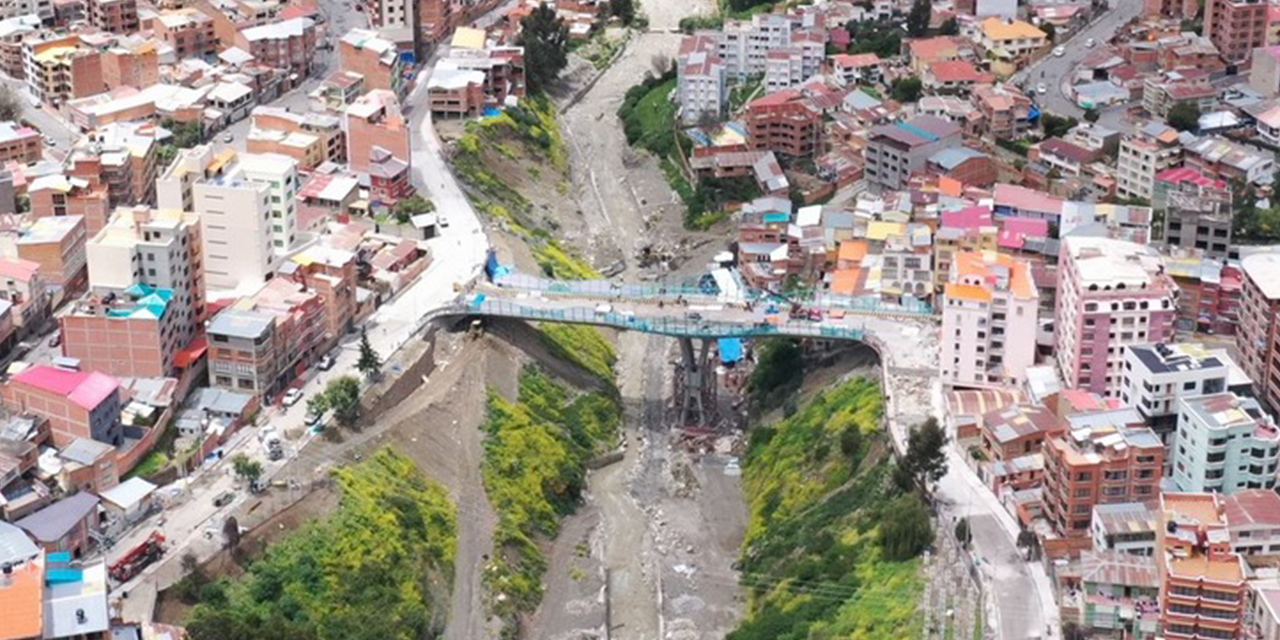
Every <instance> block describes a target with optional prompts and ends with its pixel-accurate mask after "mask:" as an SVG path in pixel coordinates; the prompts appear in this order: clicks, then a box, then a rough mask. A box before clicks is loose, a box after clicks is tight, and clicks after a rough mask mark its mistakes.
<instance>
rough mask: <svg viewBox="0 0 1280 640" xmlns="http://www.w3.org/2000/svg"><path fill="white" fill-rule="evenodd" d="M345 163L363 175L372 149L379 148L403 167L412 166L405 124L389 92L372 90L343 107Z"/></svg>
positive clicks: (393, 95) (407, 124)
mask: <svg viewBox="0 0 1280 640" xmlns="http://www.w3.org/2000/svg"><path fill="white" fill-rule="evenodd" d="M346 117H347V162H348V165H349V166H350V167H351V170H352V171H355V172H358V173H367V172H368V171H369V168H370V166H372V164H373V150H374V147H381V148H383V149H385V150H387V151H389V152H391V155H393V156H395V157H396V158H398V159H399V160H401V161H403V162H405V163H406V164H408V163H411V162H412V158H413V154H412V152H411V148H410V143H409V123H408V122H407V121H406V120H405V118H404V116H403V115H402V114H401V113H400V103H399V101H397V100H396V97H395V94H393V93H391V92H390V91H382V90H378V89H374V90H373V91H370V92H369V93H366V94H364V95H363V96H361V97H360V98H358V99H357V100H356V101H355V102H354V103H352V104H351V106H350V107H347V115H346Z"/></svg>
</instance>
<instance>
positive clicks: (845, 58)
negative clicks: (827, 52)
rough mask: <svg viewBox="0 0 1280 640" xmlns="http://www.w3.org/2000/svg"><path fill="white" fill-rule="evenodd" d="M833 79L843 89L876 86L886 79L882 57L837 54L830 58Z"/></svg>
mask: <svg viewBox="0 0 1280 640" xmlns="http://www.w3.org/2000/svg"><path fill="white" fill-rule="evenodd" d="M827 62H828V64H829V65H830V67H831V79H832V80H834V81H835V83H836V84H837V85H839V86H842V87H849V88H853V87H854V86H856V85H861V84H875V83H878V82H880V81H881V79H883V78H884V72H883V70H882V69H881V65H882V62H881V60H880V56H878V55H876V54H874V53H855V54H848V53H837V54H835V55H832V56H829V57H828V58H827Z"/></svg>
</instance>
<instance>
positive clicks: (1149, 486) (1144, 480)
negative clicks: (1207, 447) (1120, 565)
mask: <svg viewBox="0 0 1280 640" xmlns="http://www.w3.org/2000/svg"><path fill="white" fill-rule="evenodd" d="M1139 420H1140V419H1139ZM1124 421H1125V418H1123V417H1118V419H1117V420H1116V421H1115V422H1120V423H1121V424H1106V422H1107V421H1094V422H1095V424H1094V426H1090V427H1083V428H1080V429H1072V430H1070V432H1069V433H1066V434H1064V435H1060V436H1056V437H1053V438H1050V439H1049V440H1048V441H1047V442H1046V443H1045V447H1044V455H1045V491H1044V503H1045V504H1044V506H1045V516H1046V517H1047V518H1048V519H1049V521H1050V522H1051V523H1053V525H1054V527H1055V528H1056V529H1057V531H1058V533H1059V534H1060V535H1062V536H1063V537H1067V538H1079V537H1087V536H1089V535H1090V533H1089V525H1090V521H1091V518H1092V515H1093V508H1094V506H1095V505H1100V504H1119V503H1125V502H1150V501H1152V500H1155V499H1156V496H1157V495H1159V493H1160V477H1161V474H1162V469H1163V464H1164V445H1163V443H1161V442H1160V438H1159V437H1158V436H1156V434H1155V432H1154V431H1152V430H1151V429H1150V428H1148V427H1145V426H1139V427H1135V426H1132V425H1129V424H1124V423H1123V422H1124Z"/></svg>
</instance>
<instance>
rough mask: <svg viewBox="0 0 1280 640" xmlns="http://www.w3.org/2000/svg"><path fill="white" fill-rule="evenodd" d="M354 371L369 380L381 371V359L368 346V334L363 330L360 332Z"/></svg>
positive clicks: (370, 346) (371, 347)
mask: <svg viewBox="0 0 1280 640" xmlns="http://www.w3.org/2000/svg"><path fill="white" fill-rule="evenodd" d="M356 369H359V370H360V373H363V374H364V377H366V378H368V379H371V380H372V379H373V378H375V377H376V376H377V375H378V373H379V372H381V371H382V358H381V357H379V356H378V352H377V351H374V350H373V345H372V344H369V334H368V333H366V332H365V330H364V329H361V330H360V359H359V360H357V361H356Z"/></svg>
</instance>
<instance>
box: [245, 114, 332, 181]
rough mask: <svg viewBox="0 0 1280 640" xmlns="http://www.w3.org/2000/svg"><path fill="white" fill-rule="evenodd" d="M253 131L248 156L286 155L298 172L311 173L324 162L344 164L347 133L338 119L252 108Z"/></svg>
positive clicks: (329, 116)
mask: <svg viewBox="0 0 1280 640" xmlns="http://www.w3.org/2000/svg"><path fill="white" fill-rule="evenodd" d="M252 116H253V128H252V129H250V130H249V139H248V141H247V144H248V150H249V153H274V154H280V155H284V156H288V157H290V158H292V159H293V160H294V162H297V163H298V169H299V170H300V171H311V170H313V169H315V168H316V167H317V166H319V165H321V164H323V163H325V162H345V161H346V158H347V134H346V133H345V132H344V131H343V130H342V120H341V119H340V118H338V117H337V116H332V115H328V114H323V113H307V114H305V115H300V114H296V113H293V112H292V111H288V110H286V109H281V108H279V107H261V106H260V107H254V108H253V112H252Z"/></svg>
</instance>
